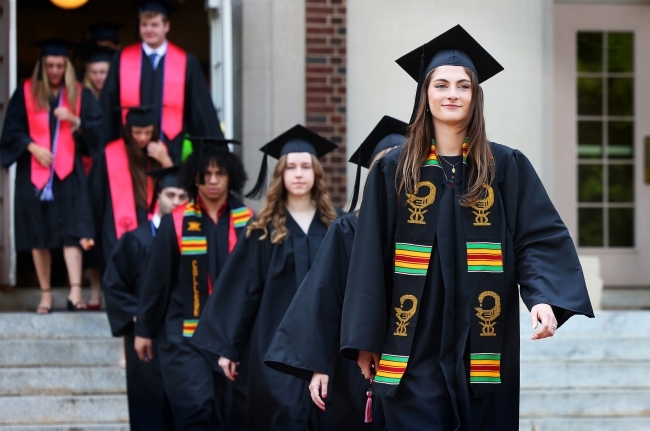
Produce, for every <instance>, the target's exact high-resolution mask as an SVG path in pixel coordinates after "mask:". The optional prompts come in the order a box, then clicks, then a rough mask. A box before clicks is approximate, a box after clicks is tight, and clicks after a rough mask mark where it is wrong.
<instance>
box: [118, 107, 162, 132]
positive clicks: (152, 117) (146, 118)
mask: <svg viewBox="0 0 650 431" xmlns="http://www.w3.org/2000/svg"><path fill="white" fill-rule="evenodd" d="M115 109H116V110H119V111H124V110H126V111H127V113H126V124H128V125H129V126H135V127H147V126H151V125H154V124H156V113H155V112H154V110H153V107H152V106H148V105H143V106H120V107H117V108H115Z"/></svg>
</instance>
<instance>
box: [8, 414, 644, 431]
mask: <svg viewBox="0 0 650 431" xmlns="http://www.w3.org/2000/svg"><path fill="white" fill-rule="evenodd" d="M1 429H2V428H0V430H1ZM623 430H625V431H648V430H650V418H649V417H645V418H560V419H534V420H528V419H522V420H520V421H519V431H623Z"/></svg>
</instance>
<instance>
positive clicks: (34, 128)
mask: <svg viewBox="0 0 650 431" xmlns="http://www.w3.org/2000/svg"><path fill="white" fill-rule="evenodd" d="M23 89H24V93H25V110H26V111H27V125H28V126H29V136H30V137H31V138H32V140H33V141H34V143H35V144H36V145H38V146H39V147H43V148H45V149H47V150H48V151H51V150H52V148H51V137H50V112H49V111H48V110H47V109H41V108H40V107H39V106H38V104H37V103H34V99H33V97H32V81H31V80H30V79H26V80H25V83H24V87H23ZM61 91H63V94H61V106H62V107H64V108H68V110H71V109H70V104H68V95H67V91H66V89H65V86H64V87H63V88H62V90H61ZM75 104H76V105H77V106H76V109H75V115H76V116H77V117H78V116H79V113H80V112H81V86H80V85H79V84H77V98H76V100H75ZM74 152H75V143H74V137H73V136H72V126H71V124H70V123H69V122H68V121H61V122H60V124H59V136H58V141H57V147H56V154H55V155H54V172H55V173H56V176H57V177H59V179H60V180H64V179H66V178H67V177H68V175H70V174H71V173H72V171H73V169H74ZM49 177H50V168H46V167H45V166H43V165H41V164H40V163H38V161H37V160H36V157H34V156H32V173H31V180H32V184H34V186H35V187H36V188H37V189H39V190H42V189H43V187H45V184H46V183H47V180H48V179H49Z"/></svg>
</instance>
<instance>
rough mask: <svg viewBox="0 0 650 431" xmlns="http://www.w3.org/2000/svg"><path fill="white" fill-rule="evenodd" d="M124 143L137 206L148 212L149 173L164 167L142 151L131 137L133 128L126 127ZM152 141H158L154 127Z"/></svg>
mask: <svg viewBox="0 0 650 431" xmlns="http://www.w3.org/2000/svg"><path fill="white" fill-rule="evenodd" d="M124 129H125V132H126V133H125V138H124V143H125V144H126V157H127V158H128V159H129V171H130V172H131V181H132V182H133V193H134V194H135V204H136V206H138V207H140V208H142V209H145V210H148V209H149V208H148V207H149V204H150V202H147V171H148V170H149V171H153V170H158V169H160V168H161V167H162V166H161V165H160V163H158V162H157V161H156V160H154V159H152V158H151V157H147V154H146V152H145V151H143V150H142V149H140V148H138V144H137V143H136V142H135V140H134V139H133V138H132V137H131V136H132V135H131V126H130V125H128V124H127V125H126V126H125V127H124ZM151 140H152V141H157V140H158V130H157V127H156V126H154V130H153V134H152V136H151Z"/></svg>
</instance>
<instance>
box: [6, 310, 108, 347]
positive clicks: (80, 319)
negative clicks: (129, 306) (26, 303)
mask: <svg viewBox="0 0 650 431" xmlns="http://www.w3.org/2000/svg"><path fill="white" fill-rule="evenodd" d="M110 337H111V331H110V327H109V325H108V318H107V317H106V313H104V312H76V313H68V312H65V313H56V312H55V313H52V314H48V315H45V316H39V315H37V314H36V313H0V339H6V338H18V339H21V340H24V339H26V338H47V339H53V338H110Z"/></svg>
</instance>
